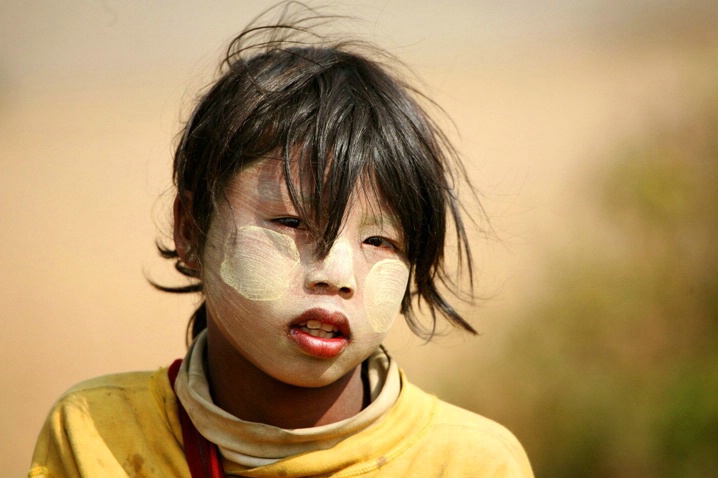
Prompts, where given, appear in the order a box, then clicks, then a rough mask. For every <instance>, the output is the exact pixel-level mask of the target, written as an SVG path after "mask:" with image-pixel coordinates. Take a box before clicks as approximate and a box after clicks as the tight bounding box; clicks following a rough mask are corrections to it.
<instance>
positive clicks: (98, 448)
mask: <svg viewBox="0 0 718 478" xmlns="http://www.w3.org/2000/svg"><path fill="white" fill-rule="evenodd" d="M226 471H227V472H228V473H229V474H231V473H233V472H239V473H241V476H248V477H276V476H286V477H302V476H333V477H348V476H362V477H377V476H389V477H408V476H411V477H420V478H421V477H463V476H465V477H469V476H471V477H493V478H509V477H511V478H514V477H516V478H518V477H522V478H524V477H532V476H533V474H532V472H531V467H530V465H529V462H528V459H527V457H526V454H525V453H524V451H523V449H522V447H521V445H520V444H519V443H518V441H517V440H516V438H514V436H513V435H512V434H511V433H510V432H509V431H508V430H506V429H505V428H504V427H502V426H501V425H499V424H497V423H495V422H493V421H491V420H488V419H486V418H484V417H481V416H479V415H476V414H474V413H471V412H468V411H466V410H462V409H460V408H458V407H455V406H453V405H450V404H447V403H445V402H442V401H440V400H438V399H437V398H436V397H433V396H431V395H428V394H426V393H424V392H423V391H421V390H419V389H418V388H416V387H415V386H413V385H411V384H410V383H408V382H407V381H406V379H405V378H404V376H403V375H402V389H401V393H400V395H399V399H398V400H397V402H396V404H395V405H394V406H393V407H392V408H391V410H390V411H389V413H387V415H386V416H384V417H383V418H382V419H381V420H379V421H377V422H376V423H375V424H374V425H372V426H370V427H368V428H367V429H365V430H363V431H361V432H359V433H357V434H355V435H352V436H350V437H348V438H346V439H345V440H343V441H341V442H340V443H338V444H337V445H335V446H334V447H333V448H331V449H328V450H319V451H313V452H308V453H302V454H299V455H295V456H292V457H289V458H286V459H283V460H280V461H278V462H276V463H273V464H270V465H266V466H261V467H258V468H252V469H249V470H245V471H239V470H232V469H227V470H226ZM28 476H30V477H47V478H60V477H73V478H74V477H93V478H96V477H103V478H114V477H127V476H131V477H163V478H166V477H182V478H190V474H189V469H188V467H187V461H186V459H185V455H184V450H183V448H182V430H181V427H180V424H179V420H178V416H177V399H176V397H175V394H174V391H173V390H172V389H171V387H170V384H169V380H168V378H167V369H161V370H159V371H157V372H154V373H153V372H134V373H126V374H119V375H108V376H105V377H100V378H97V379H93V380H90V381H87V382H84V383H82V384H80V385H78V386H76V387H74V388H72V389H70V390H69V391H68V392H67V393H66V394H64V395H63V396H62V397H61V398H60V400H59V401H58V402H57V403H56V405H55V407H54V408H53V409H52V411H51V412H50V415H49V416H48V418H47V421H46V422H45V425H44V427H43V429H42V431H41V432H40V437H39V439H38V442H37V445H36V447H35V453H34V456H33V463H32V467H31V469H30V473H29V475H28Z"/></svg>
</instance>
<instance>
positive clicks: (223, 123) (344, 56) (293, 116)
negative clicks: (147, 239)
mask: <svg viewBox="0 0 718 478" xmlns="http://www.w3.org/2000/svg"><path fill="white" fill-rule="evenodd" d="M310 11H311V10H310ZM325 19H326V17H317V16H308V17H305V18H303V19H299V20H294V21H291V22H289V21H287V18H286V16H283V17H282V19H281V20H280V22H279V23H277V24H274V25H270V26H257V25H256V24H250V26H249V27H248V28H247V29H245V30H244V31H243V32H242V33H241V34H239V36H237V37H236V38H235V39H234V40H233V41H232V42H231V44H230V46H229V48H228V51H227V54H226V57H225V58H224V61H223V63H222V67H221V70H220V73H221V75H220V77H219V79H218V80H217V81H216V82H215V83H214V84H213V85H212V86H211V87H210V88H209V90H208V91H207V92H206V93H205V94H204V95H203V96H202V97H201V98H200V99H199V101H198V103H197V105H196V107H195V109H194V112H193V113H192V115H191V117H190V119H189V121H188V122H187V124H186V125H185V127H184V131H183V133H182V135H181V139H180V140H179V144H178V146H177V150H176V153H175V157H174V181H175V185H176V187H177V194H178V198H179V200H180V201H181V202H182V205H183V206H184V210H185V211H186V221H187V224H188V227H189V228H190V230H191V234H190V236H191V237H192V240H193V242H194V244H193V250H195V251H199V253H198V257H199V258H201V253H202V251H203V248H204V244H205V240H206V234H207V232H208V230H209V225H210V221H211V218H212V215H213V214H214V212H215V211H216V210H217V205H218V201H220V200H221V199H222V198H223V195H224V188H225V186H226V184H227V182H228V181H229V180H230V179H231V178H232V177H233V176H234V175H235V174H237V172H238V171H240V170H241V169H242V168H243V167H246V166H247V165H248V164H250V163H252V162H253V161H257V160H258V159H261V158H265V157H267V156H269V155H271V156H273V157H277V156H279V157H281V159H282V161H283V162H284V172H285V179H286V183H287V188H288V190H289V193H290V196H291V198H292V201H293V203H294V205H295V207H296V208H297V212H298V215H299V216H300V218H301V219H302V220H303V221H304V222H305V223H306V224H307V227H308V228H309V229H310V231H311V232H312V233H313V237H315V238H316V253H317V255H318V256H319V257H323V256H325V255H326V254H327V253H328V251H329V249H330V248H331V245H332V243H333V242H334V240H335V238H336V236H337V234H338V233H339V231H340V228H341V226H342V220H343V218H344V216H345V210H346V208H347V207H348V206H349V207H351V201H352V193H353V191H355V189H356V186H357V185H358V184H359V183H361V184H362V185H363V186H364V187H365V188H367V189H368V190H369V191H370V192H372V193H375V194H376V196H377V197H378V198H381V199H382V200H383V204H385V205H386V206H387V207H388V208H389V209H390V210H391V212H392V213H393V214H394V216H395V217H396V220H397V221H398V223H399V225H400V226H401V229H402V232H403V237H404V241H405V244H403V246H404V247H403V250H404V252H405V254H406V257H407V259H408V261H409V262H410V264H411V270H410V279H409V285H408V287H407V291H406V293H405V295H404V298H403V301H402V304H401V312H402V314H403V315H404V317H405V319H406V320H407V322H408V324H409V327H410V328H411V329H412V331H414V332H415V333H416V334H417V335H419V336H422V337H426V338H430V337H431V336H432V335H433V334H434V333H435V332H436V326H437V324H436V321H437V317H436V316H437V314H439V315H441V316H443V317H445V318H446V319H447V320H448V321H449V322H450V323H451V324H452V325H454V326H456V327H458V328H460V329H463V330H466V331H468V332H471V333H474V334H475V333H476V331H475V330H474V329H473V328H472V327H471V325H470V324H469V323H468V322H467V321H466V320H464V318H463V317H462V316H461V315H460V314H459V313H458V312H457V311H456V310H455V309H454V307H453V306H452V305H451V304H450V303H449V302H448V301H447V300H446V299H445V297H444V295H443V293H442V291H440V284H443V285H444V286H446V287H444V288H445V289H448V290H449V291H452V292H454V295H456V296H457V297H458V294H457V293H456V291H455V288H456V286H455V285H454V284H453V282H452V281H451V280H450V278H449V277H448V274H447V272H446V270H445V268H444V266H445V263H444V247H445V244H446V242H447V237H446V236H447V228H449V227H452V226H453V229H454V233H455V235H456V241H457V243H458V251H459V254H458V261H459V266H461V265H462V264H463V265H465V266H466V267H467V269H468V271H467V272H468V274H469V277H470V282H471V277H472V261H471V251H470V247H469V241H468V238H467V235H466V231H465V228H464V224H463V221H462V215H461V208H460V204H459V202H458V198H457V196H456V192H455V183H456V180H458V179H462V180H465V181H466V182H467V184H468V178H466V173H465V171H464V169H463V167H462V165H461V162H460V161H459V158H458V154H457V152H456V150H455V149H454V147H453V146H452V144H451V142H450V141H449V140H448V139H447V137H446V136H445V134H444V133H443V132H442V130H441V129H440V128H439V127H438V126H437V124H436V123H435V122H434V121H433V120H432V119H431V118H430V116H429V115H428V114H427V113H426V112H425V110H424V108H422V106H421V105H420V104H419V101H425V100H428V99H427V98H426V97H425V96H423V95H422V94H421V93H420V92H418V91H417V90H416V89H414V88H413V87H412V86H410V85H409V84H408V83H407V82H405V81H404V80H403V79H402V78H401V77H400V76H399V75H397V74H395V73H392V68H391V67H390V66H389V63H390V62H391V63H395V60H394V59H393V58H392V57H390V56H389V55H388V54H386V53H385V52H382V51H381V50H379V49H376V48H374V47H369V46H367V45H366V44H365V43H358V42H353V43H351V42H346V41H342V42H329V41H327V40H326V39H325V38H320V37H318V36H317V37H314V39H315V40H317V41H316V42H314V43H313V44H310V43H307V42H306V41H298V40H296V39H295V38H294V37H295V36H296V34H298V33H299V34H307V32H309V35H310V37H311V35H313V34H312V32H311V29H310V28H309V26H310V25H311V24H316V23H317V22H322V21H324V20H325ZM258 38H261V40H259V41H258V40H257V39H258ZM387 60H388V61H387ZM429 101H430V100H429ZM292 164H294V165H297V164H298V166H299V167H298V168H296V167H290V165H292ZM293 171H294V172H293ZM296 175H298V177H297V176H296ZM296 185H299V189H305V188H306V189H310V190H308V191H302V190H298V188H297V186H296ZM303 185H308V186H303ZM469 186H470V184H469ZM300 197H302V198H303V200H302V201H300V200H299V198H300ZM307 200H308V202H305V201H307ZM158 247H159V249H160V252H161V254H162V255H163V256H164V257H166V258H169V259H175V260H176V262H175V268H176V269H177V270H178V271H179V272H180V273H182V274H184V275H186V276H189V277H191V278H193V279H194V280H193V282H192V283H191V284H190V285H187V286H184V287H164V286H159V285H156V287H158V288H160V289H162V290H165V291H170V292H200V291H202V282H201V271H200V270H197V269H193V268H191V267H189V266H188V265H187V264H185V263H183V262H182V260H181V259H180V258H179V255H178V253H177V251H176V250H174V249H171V248H165V247H162V246H158ZM200 264H201V262H200ZM200 269H201V265H200ZM415 301H416V303H417V304H419V305H420V306H421V305H426V306H427V307H428V310H429V312H430V315H431V320H432V323H431V326H430V327H426V326H425V325H424V324H422V323H421V322H420V321H419V320H418V319H417V317H416V314H415V310H414V304H415ZM205 327H206V307H205V304H204V303H203V304H202V305H201V306H200V307H199V308H198V310H197V311H196V312H195V314H194V316H193V319H192V322H191V336H192V337H195V336H196V335H197V334H198V333H199V332H201V331H202V330H203V329H204V328H205Z"/></svg>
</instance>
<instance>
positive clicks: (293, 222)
mask: <svg viewBox="0 0 718 478" xmlns="http://www.w3.org/2000/svg"><path fill="white" fill-rule="evenodd" d="M272 222H275V223H277V224H280V225H282V226H284V227H288V228H290V229H302V228H303V227H302V226H303V225H302V220H301V219H299V218H298V217H280V218H277V219H273V220H272Z"/></svg>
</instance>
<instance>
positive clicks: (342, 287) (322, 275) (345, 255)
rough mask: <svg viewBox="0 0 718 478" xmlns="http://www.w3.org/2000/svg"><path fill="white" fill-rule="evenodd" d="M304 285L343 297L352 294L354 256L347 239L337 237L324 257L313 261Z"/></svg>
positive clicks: (353, 288) (354, 285) (354, 281)
mask: <svg viewBox="0 0 718 478" xmlns="http://www.w3.org/2000/svg"><path fill="white" fill-rule="evenodd" d="M306 285H307V287H308V288H309V289H310V290H312V291H314V292H318V293H324V294H339V295H340V296H342V297H343V298H345V299H349V298H351V297H352V296H353V295H354V291H355V290H356V287H357V285H356V278H355V276H354V256H353V254H352V246H351V244H350V243H349V241H348V240H347V239H345V238H340V239H337V240H336V241H335V242H334V244H333V245H332V248H331V249H330V250H329V254H327V256H326V257H325V258H324V259H318V260H316V261H315V262H314V264H313V265H312V267H310V269H309V272H308V273H307V276H306Z"/></svg>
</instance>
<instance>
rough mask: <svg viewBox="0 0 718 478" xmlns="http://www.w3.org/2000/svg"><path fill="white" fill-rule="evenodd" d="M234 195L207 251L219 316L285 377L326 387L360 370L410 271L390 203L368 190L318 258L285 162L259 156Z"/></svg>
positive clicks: (394, 311)
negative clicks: (374, 198) (288, 182)
mask: <svg viewBox="0 0 718 478" xmlns="http://www.w3.org/2000/svg"><path fill="white" fill-rule="evenodd" d="M227 196H228V202H227V203H225V204H223V205H221V206H220V209H219V211H217V213H216V215H215V217H213V220H212V224H211V227H210V230H209V232H208V237H207V242H206V246H205V251H204V256H203V279H204V289H205V294H206V299H207V306H208V312H209V317H208V318H209V320H211V321H213V322H214V323H215V324H216V326H217V329H218V330H220V331H221V333H222V337H224V339H225V340H227V341H228V342H229V343H230V344H231V345H232V346H233V348H235V350H237V352H239V353H240V354H241V355H242V356H243V357H245V358H246V359H247V360H248V361H250V362H252V363H253V364H254V365H255V366H257V367H258V368H259V369H261V370H262V371H264V372H265V373H266V374H268V375H270V376H272V377H274V378H275V379H277V380H281V381H283V382H286V383H290V384H293V385H298V386H305V387H316V386H323V385H326V384H329V383H332V382H333V381H335V380H337V379H338V378H340V377H342V376H344V375H345V374H347V373H348V372H350V371H351V370H353V369H354V368H355V367H356V366H358V365H359V364H360V363H361V362H362V361H363V360H364V359H366V358H367V357H368V356H369V355H370V354H371V353H372V352H373V351H374V350H375V349H376V348H377V347H378V346H379V344H380V343H381V341H382V340H383V339H384V337H385V336H386V334H387V332H388V331H389V328H390V326H391V324H392V323H393V321H394V319H395V317H396V316H397V315H398V313H399V310H400V307H401V301H402V299H403V297H404V293H405V291H406V288H407V282H408V278H409V267H408V263H407V262H406V260H405V259H404V256H403V254H402V253H401V252H400V251H399V250H398V249H397V247H396V246H395V245H396V244H401V243H402V241H401V232H400V231H399V230H398V229H397V227H396V226H395V225H394V223H393V221H391V218H390V216H389V215H388V214H387V211H386V210H385V208H382V207H381V206H380V205H379V204H377V203H376V201H373V202H372V201H368V200H366V198H358V199H357V200H356V201H355V202H354V204H353V205H352V206H351V208H350V209H348V211H347V215H346V218H345V222H344V223H343V225H342V229H341V230H340V233H339V235H338V236H337V239H336V241H335V242H334V244H333V245H332V248H331V249H330V251H329V253H328V254H327V256H326V257H324V259H318V258H317V257H316V256H315V254H314V244H313V243H312V240H311V238H309V237H308V233H307V231H306V230H305V229H304V228H303V226H302V225H301V223H300V222H299V221H297V220H296V213H295V211H294V208H293V205H292V203H291V200H290V199H289V195H288V193H287V191H286V186H285V184H284V178H283V173H282V165H281V162H279V161H275V160H263V161H260V162H258V163H256V164H254V165H252V167H250V168H248V169H247V170H245V171H243V172H242V173H240V174H239V175H238V176H236V177H235V178H234V179H233V180H232V181H230V184H229V186H228V188H227ZM377 214H379V215H380V217H379V218H377V216H376V215H377Z"/></svg>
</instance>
